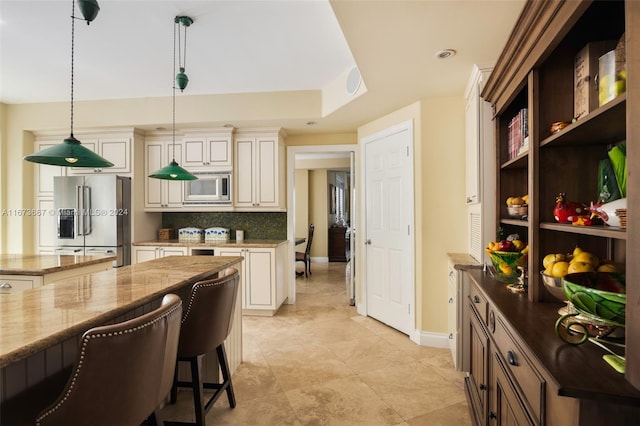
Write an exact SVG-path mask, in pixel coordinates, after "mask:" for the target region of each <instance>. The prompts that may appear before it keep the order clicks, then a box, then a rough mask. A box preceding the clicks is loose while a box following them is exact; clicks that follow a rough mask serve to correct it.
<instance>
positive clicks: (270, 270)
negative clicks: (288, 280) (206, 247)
mask: <svg viewBox="0 0 640 426" xmlns="http://www.w3.org/2000/svg"><path fill="white" fill-rule="evenodd" d="M286 247H287V245H286V244H281V245H279V246H278V247H276V248H256V247H241V248H235V247H230V248H227V247H220V248H216V249H215V255H216V256H242V257H243V258H244V261H243V262H242V271H240V272H241V278H240V279H241V285H242V295H243V300H242V313H243V314H244V315H264V316H271V315H274V314H275V313H276V312H277V310H278V308H280V306H281V305H282V303H284V301H285V299H286V289H285V285H284V280H285V273H284V267H285V255H286Z"/></svg>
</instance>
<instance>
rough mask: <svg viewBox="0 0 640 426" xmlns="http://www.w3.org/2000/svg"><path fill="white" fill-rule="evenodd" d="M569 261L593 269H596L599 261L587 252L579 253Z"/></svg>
mask: <svg viewBox="0 0 640 426" xmlns="http://www.w3.org/2000/svg"><path fill="white" fill-rule="evenodd" d="M571 261H572V262H584V263H588V264H590V265H591V266H593V267H594V268H597V267H598V264H599V263H600V261H599V260H598V256H596V255H595V254H593V253H589V252H587V251H581V252H580V253H578V254H575V255H574V256H573V259H571Z"/></svg>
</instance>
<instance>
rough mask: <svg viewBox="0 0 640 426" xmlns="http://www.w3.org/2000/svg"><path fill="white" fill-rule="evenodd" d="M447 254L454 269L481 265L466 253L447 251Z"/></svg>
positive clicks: (476, 267) (473, 267) (480, 266)
mask: <svg viewBox="0 0 640 426" xmlns="http://www.w3.org/2000/svg"><path fill="white" fill-rule="evenodd" d="M447 256H449V259H451V262H452V263H453V267H454V269H457V270H466V269H479V268H482V266H483V265H482V263H480V262H478V261H477V260H476V259H475V258H473V257H472V256H471V255H470V254H467V253H447Z"/></svg>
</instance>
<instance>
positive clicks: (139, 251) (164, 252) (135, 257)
mask: <svg viewBox="0 0 640 426" xmlns="http://www.w3.org/2000/svg"><path fill="white" fill-rule="evenodd" d="M186 255H187V247H181V246H133V247H131V263H132V264H133V263H140V262H146V261H147V260H153V259H159V258H161V257H167V256H186Z"/></svg>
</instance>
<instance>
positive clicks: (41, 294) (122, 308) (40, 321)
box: [0, 256, 242, 368]
mask: <svg viewBox="0 0 640 426" xmlns="http://www.w3.org/2000/svg"><path fill="white" fill-rule="evenodd" d="M241 261H242V257H236V256H169V257H165V258H161V259H156V260H150V261H148V262H142V263H138V264H135V265H130V266H124V267H121V268H112V269H110V270H107V271H102V272H96V273H92V274H87V275H83V276H80V277H75V278H69V279H65V280H60V281H56V282H53V283H51V284H48V285H46V286H43V287H39V288H34V289H29V290H25V291H22V292H20V293H15V294H3V295H0V368H1V367H5V366H7V365H9V364H11V363H13V362H16V361H19V360H21V359H24V358H26V357H28V356H29V355H32V354H35V353H37V352H40V351H42V350H43V349H46V348H47V347H50V346H52V345H54V344H57V343H60V342H63V341H64V340H66V339H67V338H69V337H72V336H76V335H78V334H82V333H83V332H84V331H86V330H88V329H89V328H91V327H94V326H97V325H103V324H105V323H107V322H108V321H109V320H110V319H112V318H115V317H117V316H118V315H120V314H124V313H125V312H129V311H131V310H132V309H133V308H136V307H138V306H141V305H143V304H145V303H148V302H150V301H153V300H155V299H158V298H159V297H161V296H162V295H164V294H167V293H170V292H172V291H175V290H177V289H179V288H180V287H182V286H184V285H189V284H191V283H193V282H195V281H198V280H201V279H204V278H206V277H209V276H211V275H213V274H215V273H216V272H219V271H221V270H224V269H225V268H227V267H229V266H232V265H234V264H237V263H239V262H241Z"/></svg>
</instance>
